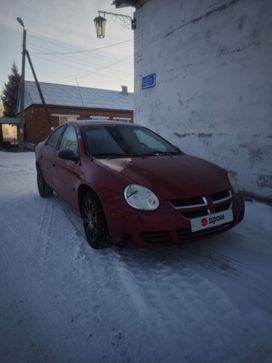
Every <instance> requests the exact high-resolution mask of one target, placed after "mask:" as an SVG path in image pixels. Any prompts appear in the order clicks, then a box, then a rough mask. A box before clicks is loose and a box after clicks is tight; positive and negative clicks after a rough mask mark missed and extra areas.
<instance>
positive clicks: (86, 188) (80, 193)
mask: <svg viewBox="0 0 272 363" xmlns="http://www.w3.org/2000/svg"><path fill="white" fill-rule="evenodd" d="M87 192H92V193H93V194H94V195H95V196H96V198H97V200H98V201H99V203H100V205H101V208H102V209H103V212H104V215H105V217H106V214H105V211H104V207H103V204H102V202H101V199H100V197H99V195H98V194H97V192H96V191H95V190H94V189H93V188H92V187H90V186H89V185H87V184H81V185H80V186H79V188H78V192H77V198H78V209H79V212H80V215H81V201H82V198H83V196H84V194H85V193H87Z"/></svg>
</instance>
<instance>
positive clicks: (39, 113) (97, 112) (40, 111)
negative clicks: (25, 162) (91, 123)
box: [25, 105, 133, 144]
mask: <svg viewBox="0 0 272 363" xmlns="http://www.w3.org/2000/svg"><path fill="white" fill-rule="evenodd" d="M48 111H49V114H50V120H51V125H52V126H53V127H57V126H58V125H59V118H58V117H57V116H51V115H52V114H61V115H79V116H80V117H79V119H81V120H82V119H88V120H89V119H90V116H105V117H109V119H110V120H113V118H114V117H120V118H122V117H124V118H130V119H131V121H130V122H133V111H123V110H103V109H93V108H88V109H82V108H76V107H53V106H52V107H51V106H48ZM49 133H50V127H49V125H48V122H47V118H46V113H45V111H44V108H43V106H41V105H33V106H31V107H29V108H28V109H27V110H25V142H30V143H34V144H37V143H38V142H40V141H42V140H44V139H45V138H46V137H47V136H48V134H49Z"/></svg>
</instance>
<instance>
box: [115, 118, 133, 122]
mask: <svg viewBox="0 0 272 363" xmlns="http://www.w3.org/2000/svg"><path fill="white" fill-rule="evenodd" d="M113 120H114V121H121V122H130V120H131V118H129V117H113Z"/></svg>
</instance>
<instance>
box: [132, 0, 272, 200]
mask: <svg viewBox="0 0 272 363" xmlns="http://www.w3.org/2000/svg"><path fill="white" fill-rule="evenodd" d="M142 3H143V5H142V6H139V7H138V8H137V9H136V21H137V28H136V30H135V98H136V110H135V122H136V123H141V124H144V125H147V126H149V127H151V128H152V129H154V130H155V131H158V132H159V133H161V134H162V135H164V136H166V137H168V138H169V139H170V140H171V141H172V142H173V143H174V144H176V145H178V146H179V147H180V148H181V149H182V150H184V151H185V152H188V153H191V154H194V155H197V156H200V157H203V158H205V159H208V160H210V161H213V162H215V163H218V164H220V165H221V166H223V167H225V168H227V169H230V170H232V171H234V172H235V173H236V174H237V178H238V181H239V184H240V186H241V187H242V189H243V190H245V191H248V192H251V193H255V194H257V195H259V196H264V197H269V198H272V21H271V14H272V2H271V1H270V0H258V1H255V0H217V1H216V0H205V1H202V0H183V1H182V0H169V1H165V0H149V1H147V2H145V3H144V2H142ZM138 4H140V5H141V1H139V2H138ZM154 72H155V73H156V78H157V84H156V86H155V87H154V88H150V89H141V79H142V76H145V75H147V74H151V73H154Z"/></svg>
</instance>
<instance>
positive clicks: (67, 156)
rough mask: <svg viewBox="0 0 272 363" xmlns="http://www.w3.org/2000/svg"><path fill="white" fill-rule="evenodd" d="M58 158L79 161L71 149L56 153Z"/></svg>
mask: <svg viewBox="0 0 272 363" xmlns="http://www.w3.org/2000/svg"><path fill="white" fill-rule="evenodd" d="M58 157H59V158H61V159H65V160H72V161H75V162H77V161H79V157H78V155H76V154H75V153H74V152H73V150H71V149H63V150H60V151H59V152H58Z"/></svg>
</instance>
